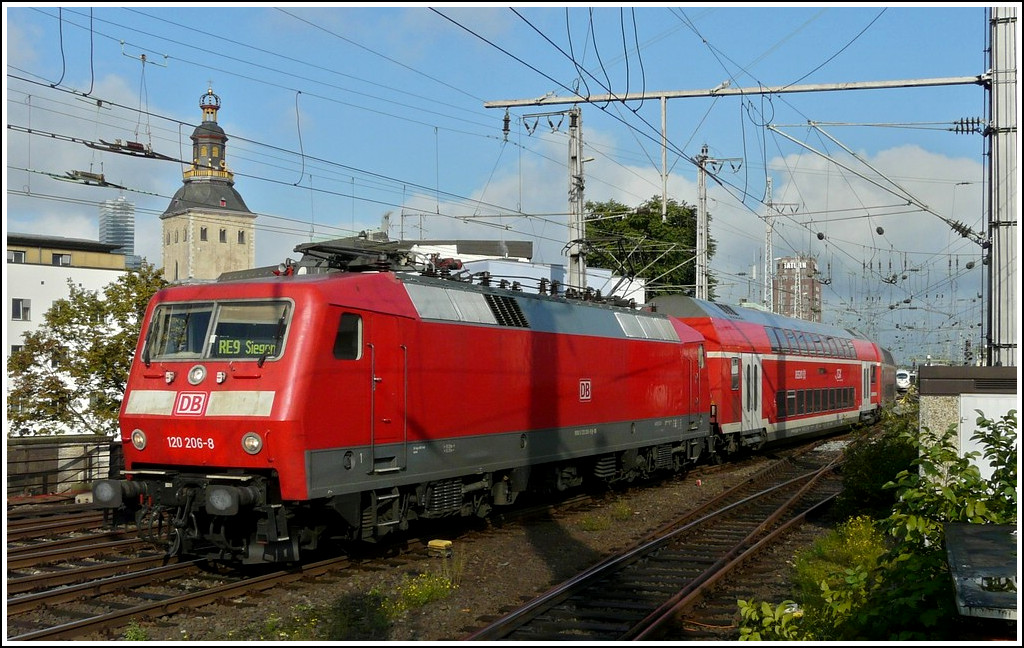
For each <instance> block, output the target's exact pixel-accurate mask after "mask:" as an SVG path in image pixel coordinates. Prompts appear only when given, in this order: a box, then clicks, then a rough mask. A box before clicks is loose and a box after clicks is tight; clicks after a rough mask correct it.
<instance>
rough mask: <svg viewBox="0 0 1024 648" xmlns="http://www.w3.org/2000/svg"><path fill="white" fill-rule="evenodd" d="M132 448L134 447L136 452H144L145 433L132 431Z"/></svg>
mask: <svg viewBox="0 0 1024 648" xmlns="http://www.w3.org/2000/svg"><path fill="white" fill-rule="evenodd" d="M132 446H134V448H135V449H136V450H145V449H146V433H145V432H143V431H142V430H140V429H138V428H135V429H134V430H132Z"/></svg>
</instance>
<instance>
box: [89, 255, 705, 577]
mask: <svg viewBox="0 0 1024 648" xmlns="http://www.w3.org/2000/svg"><path fill="white" fill-rule="evenodd" d="M142 331H143V334H142V336H141V338H140V341H139V345H138V349H137V352H136V357H135V358H134V361H133V366H132V369H131V374H130V376H129V380H128V386H127V389H126V393H125V397H124V401H123V404H122V411H121V421H120V423H121V431H122V437H123V446H124V454H125V471H124V475H125V477H126V479H122V480H108V481H104V482H100V483H98V484H96V485H95V487H94V489H93V490H94V501H96V502H97V503H98V504H100V505H101V506H104V507H109V508H119V509H121V510H122V512H125V513H133V514H134V516H135V519H136V522H137V523H138V524H139V527H140V530H142V531H147V530H154V531H155V530H161V531H169V536H170V537H169V542H170V552H171V553H176V552H181V553H184V554H188V555H198V556H209V557H215V558H221V559H228V560H241V561H243V562H265V561H290V560H294V559H297V558H298V557H299V554H300V552H302V551H306V550H310V549H314V548H316V547H317V545H318V543H319V542H321V540H322V539H323V538H325V537H332V538H342V539H347V540H369V541H372V540H374V539H376V538H378V537H380V536H382V535H384V534H386V533H388V532H390V531H393V530H396V529H405V528H406V527H407V526H408V524H409V522H410V521H411V520H414V519H416V518H437V517H445V516H451V515H485V514H486V513H487V512H488V511H489V510H490V508H491V507H492V506H496V505H504V504H510V503H512V502H513V501H514V500H515V499H516V496H517V495H518V494H519V493H522V492H525V491H527V490H533V489H552V490H564V489H567V488H570V487H573V486H576V485H579V484H580V483H581V482H582V481H583V480H584V478H585V477H586V478H587V479H590V478H596V479H599V480H602V481H604V482H609V483H610V482H614V481H618V480H632V479H635V478H637V477H642V476H647V475H649V474H652V473H654V472H655V471H658V470H678V469H680V468H681V467H682V466H684V465H686V464H690V463H692V462H695V461H697V460H698V458H699V457H701V456H702V455H704V454H705V453H707V452H708V451H710V450H712V449H713V448H712V447H711V446H709V443H710V441H709V429H710V428H709V421H708V416H707V412H708V407H709V405H708V398H709V395H708V393H707V389H706V386H705V378H704V374H703V366H704V361H705V359H704V357H703V355H702V349H703V346H702V342H703V340H702V338H701V336H700V335H699V334H698V333H696V332H695V331H694V330H692V329H691V328H689V327H688V326H686V325H684V324H683V323H681V322H679V321H678V320H673V319H671V318H668V317H666V316H665V315H662V314H656V313H650V312H643V311H640V310H637V309H635V308H622V307H614V306H610V305H607V304H599V303H589V302H585V301H582V300H575V299H565V298H561V297H558V296H550V295H542V294H527V293H525V292H522V291H512V290H502V289H499V288H493V287H489V286H481V285H479V284H473V283H470V282H466V281H453V280H445V279H439V278H432V277H423V276H417V275H414V274H404V273H402V274H396V273H393V272H376V271H371V272H343V271H334V270H332V271H330V272H322V273H321V272H309V273H307V274H300V273H296V274H294V275H291V276H279V277H265V278H255V279H247V280H241V281H228V282H216V283H204V284H195V285H180V286H174V287H170V288H167V289H165V290H163V291H161V292H160V293H158V294H157V295H156V296H155V297H154V298H153V300H152V302H151V304H150V307H149V310H148V312H147V315H146V318H145V321H144V322H143V328H142Z"/></svg>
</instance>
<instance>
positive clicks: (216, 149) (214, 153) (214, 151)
mask: <svg viewBox="0 0 1024 648" xmlns="http://www.w3.org/2000/svg"><path fill="white" fill-rule="evenodd" d="M219 155H220V147H219V146H214V147H213V157H217V156H219Z"/></svg>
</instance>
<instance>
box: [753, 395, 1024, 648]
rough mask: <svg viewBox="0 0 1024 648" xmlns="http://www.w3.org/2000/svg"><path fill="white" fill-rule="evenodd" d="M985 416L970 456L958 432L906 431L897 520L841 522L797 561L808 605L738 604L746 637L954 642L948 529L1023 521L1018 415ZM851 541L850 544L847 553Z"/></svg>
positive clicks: (894, 487) (891, 485)
mask: <svg viewBox="0 0 1024 648" xmlns="http://www.w3.org/2000/svg"><path fill="white" fill-rule="evenodd" d="M978 414H979V417H978V419H977V425H978V432H977V433H976V434H975V435H974V437H973V440H975V441H977V442H979V443H980V445H981V446H982V447H983V448H984V449H983V450H981V451H973V452H968V453H964V454H963V455H961V454H960V452H959V449H958V446H957V442H956V436H957V435H956V429H955V426H951V427H950V428H949V429H948V430H946V431H945V432H944V433H941V434H933V433H932V432H931V431H930V430H928V429H927V428H922V429H920V430H917V429H913V428H912V427H910V428H908V429H906V430H903V431H902V432H901V433H900V435H899V436H900V441H901V442H903V443H907V444H910V445H911V446H913V447H914V449H915V455H916V456H915V458H914V459H913V460H912V461H911V462H910V464H911V465H910V466H908V467H907V468H906V469H905V470H900V471H898V472H897V473H896V475H895V476H894V477H893V478H892V479H891V480H890V481H888V482H886V483H885V484H884V485H883V488H884V489H886V490H888V491H891V492H892V493H893V494H894V504H893V507H892V512H891V514H890V515H889V516H888V517H886V518H885V519H883V520H880V521H879V523H878V524H877V525H874V524H871V523H870V522H869V521H868V520H866V519H860V518H855V519H853V520H851V521H850V522H848V523H847V524H844V525H841V526H840V527H839V529H837V532H836V536H835V537H833V536H829V537H828V538H826V539H824V540H822V541H821V543H820V544H818V545H815V547H813V548H812V549H811V550H810V551H809V552H808V553H806V554H801V555H800V556H798V558H797V560H796V564H797V565H798V566H799V567H798V572H799V576H798V579H797V580H798V583H799V589H800V591H801V597H802V601H803V603H802V604H797V603H795V602H793V601H784V602H783V603H782V604H780V605H777V606H772V605H771V604H769V603H758V602H756V601H739V609H740V615H741V619H742V621H741V628H740V638H741V639H744V640H793V639H800V640H811V641H851V640H852V641H935V640H945V639H948V638H949V637H950V635H951V632H952V629H953V626H954V625H955V624H956V622H957V620H958V618H959V615H958V611H957V609H956V604H955V601H956V596H955V588H954V586H953V580H952V576H951V575H950V571H949V565H948V562H947V555H946V550H945V542H944V528H945V525H946V524H947V523H950V522H967V523H973V524H1015V523H1016V521H1017V444H1018V439H1017V412H1016V410H1011V411H1010V412H1008V413H1007V414H1006V416H1004V417H1002V418H1001V419H999V420H990V419H987V418H985V416H984V414H983V413H982V412H980V411H979V412H978ZM979 457H984V458H985V459H986V460H987V461H989V462H990V465H991V466H992V467H993V470H992V475H991V476H990V477H988V478H983V477H982V475H981V471H980V469H979V468H978V467H977V465H975V461H976V460H977V459H978V458H979ZM879 531H881V532H882V533H884V540H885V542H884V544H883V543H882V541H881V538H880V537H879V536H878V535H877V533H878V532H879ZM844 543H848V544H849V545H850V547H848V548H840V547H841V545H843V544H844ZM882 547H884V551H882V550H881V548H882ZM829 563H832V564H829ZM814 583H817V584H818V586H819V590H818V591H817V592H815V591H814V586H813V584H814Z"/></svg>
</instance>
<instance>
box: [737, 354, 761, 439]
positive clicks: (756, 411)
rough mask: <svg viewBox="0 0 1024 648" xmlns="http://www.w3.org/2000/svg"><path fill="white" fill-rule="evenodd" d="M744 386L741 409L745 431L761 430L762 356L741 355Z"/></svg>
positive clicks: (742, 382)
mask: <svg viewBox="0 0 1024 648" xmlns="http://www.w3.org/2000/svg"><path fill="white" fill-rule="evenodd" d="M740 364H741V369H740V370H741V372H742V376H741V378H740V380H741V384H742V391H743V393H742V394H741V402H740V409H741V411H742V412H743V414H742V418H743V430H744V431H747V430H760V429H761V428H762V427H764V426H763V425H762V423H761V411H762V407H761V396H762V395H761V388H762V384H763V381H764V378H763V376H762V374H761V356H759V355H756V354H753V353H742V354H740Z"/></svg>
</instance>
